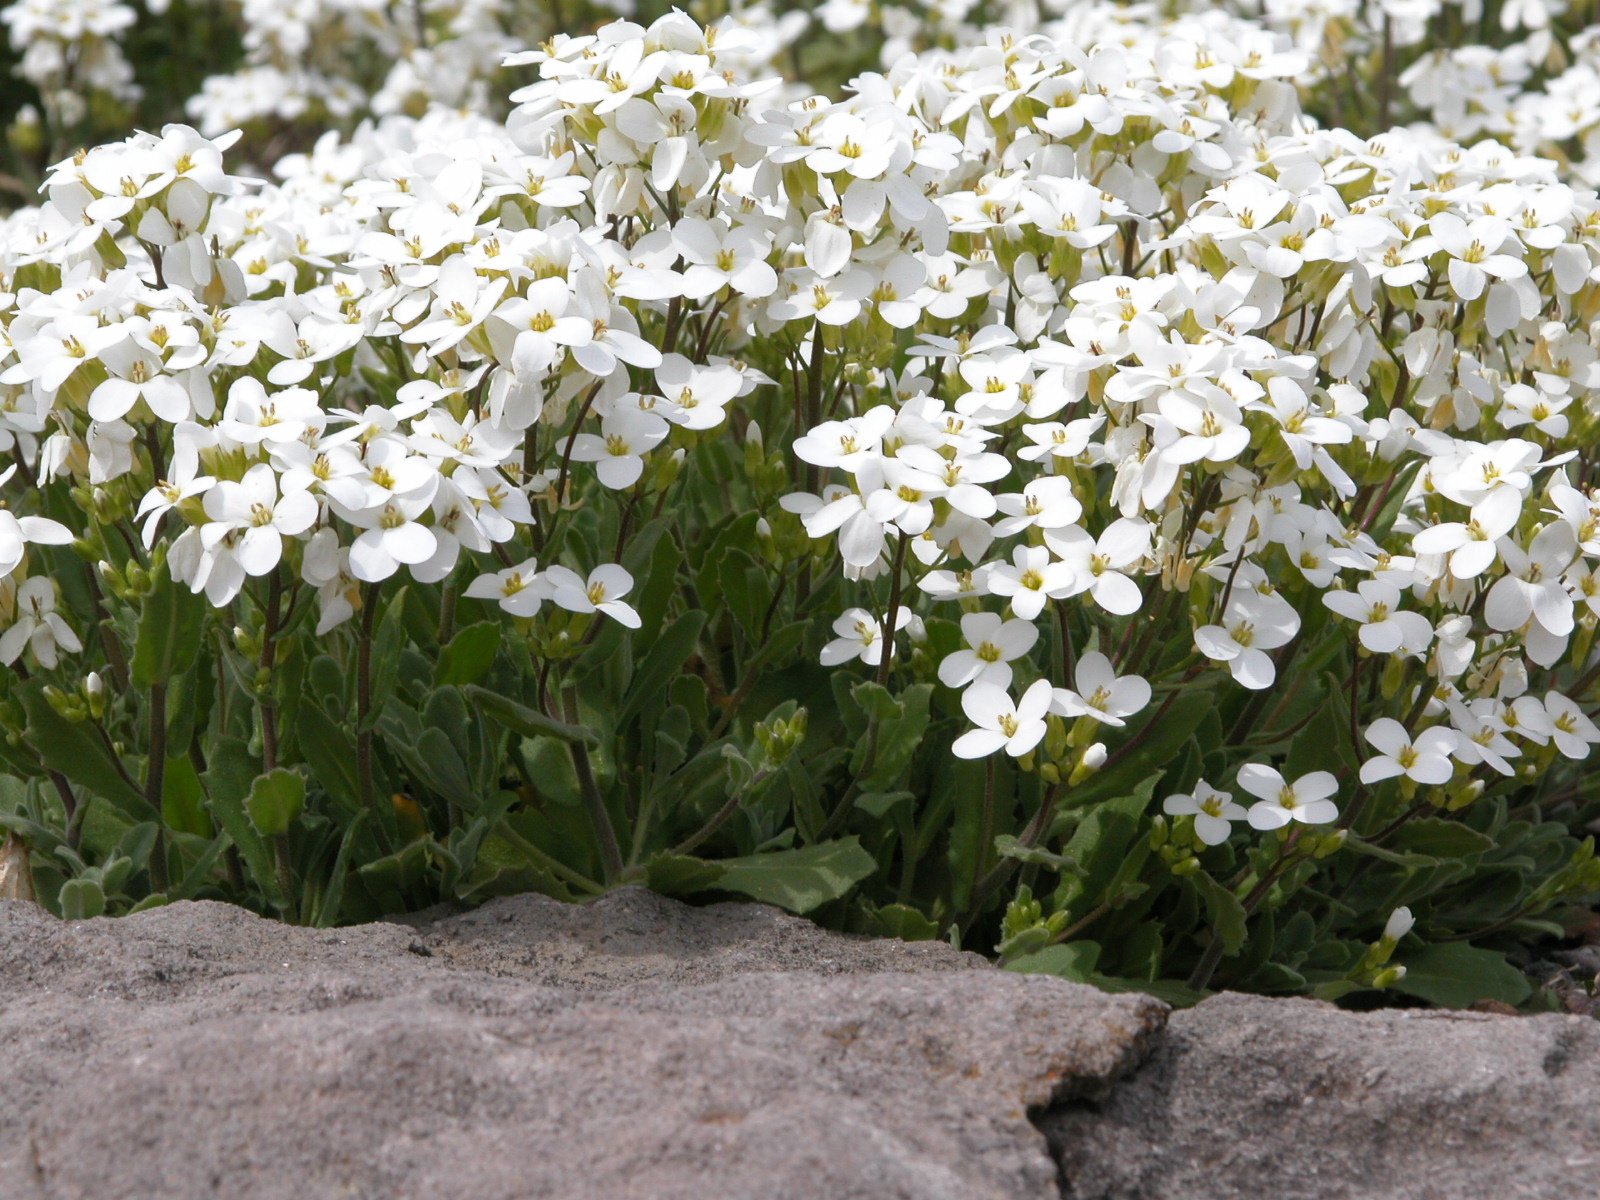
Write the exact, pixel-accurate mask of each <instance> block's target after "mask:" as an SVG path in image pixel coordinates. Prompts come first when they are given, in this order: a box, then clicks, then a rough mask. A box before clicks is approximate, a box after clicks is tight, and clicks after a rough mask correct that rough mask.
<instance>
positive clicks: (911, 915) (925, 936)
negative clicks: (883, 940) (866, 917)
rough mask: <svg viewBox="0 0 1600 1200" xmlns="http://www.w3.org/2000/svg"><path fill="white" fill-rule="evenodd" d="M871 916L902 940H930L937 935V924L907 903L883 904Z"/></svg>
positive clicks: (889, 932)
mask: <svg viewBox="0 0 1600 1200" xmlns="http://www.w3.org/2000/svg"><path fill="white" fill-rule="evenodd" d="M873 916H875V917H876V918H877V919H878V921H879V922H880V923H881V924H882V925H883V928H884V931H885V932H886V933H888V935H889V936H890V937H897V938H899V939H900V940H901V941H902V942H931V941H933V940H934V939H935V938H937V937H938V936H939V926H938V925H936V924H935V923H934V922H932V921H930V920H928V918H927V917H925V916H924V915H923V914H922V913H920V912H918V911H917V910H916V909H914V908H912V907H911V906H910V905H908V904H885V905H884V906H883V907H882V908H880V909H878V910H877V911H876V912H875V913H873Z"/></svg>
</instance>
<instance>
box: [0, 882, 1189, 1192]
mask: <svg viewBox="0 0 1600 1200" xmlns="http://www.w3.org/2000/svg"><path fill="white" fill-rule="evenodd" d="M982 966H983V964H982V960H981V959H979V958H978V957H977V956H975V955H962V954H958V953H956V952H955V951H953V950H951V949H950V948H949V947H946V946H938V945H931V944H924V945H904V944H901V943H896V942H892V941H871V940H866V939H858V938H850V937H845V936H841V935H837V934H829V933H824V932H821V931H819V930H817V929H815V928H814V927H812V926H811V925H809V924H807V923H805V922H803V921H800V920H798V919H796V918H793V917H788V916H785V915H784V914H781V913H778V912H776V911H775V910H772V909H768V908H764V907H761V906H757V905H749V904H731V905H716V906H712V907H710V908H704V909H693V908H689V907H687V906H685V905H682V904H679V903H677V902H675V901H672V900H667V899H662V898H660V897H656V896H652V895H650V894H648V893H644V892H640V891H636V890H624V891H621V892H618V893H615V894H613V895H612V896H609V897H607V898H605V899H602V900H600V901H597V902H596V903H594V904H591V905H589V906H586V907H582V908H577V907H569V906H563V905H559V904H556V903H555V902H553V901H549V900H546V899H543V898H541V897H518V898H515V899H508V900H500V901H496V902H493V903H491V904H489V905H486V906H485V907H484V908H482V909H479V910H477V911H475V912H472V913H469V914H464V915H460V916H454V917H449V918H447V919H444V920H442V921H438V922H435V923H432V924H422V925H419V924H417V923H415V922H412V923H410V924H409V925H398V924H375V925H368V926H362V927H357V928H350V929H339V930H309V929H298V928H292V927H287V926H284V925H281V924H277V923H275V922H271V921H267V920H264V919H262V918H259V917H256V916H253V915H251V914H249V913H247V912H244V911H242V910H240V909H235V908H231V907H228V906H226V905H221V904H214V903H182V904H174V905H171V906H169V907H166V908H160V909H154V910H151V911H149V912H145V913H141V914H138V915H136V916H132V917H126V918H122V919H120V920H115V921H113V920H108V919H98V920H94V921H81V922H72V923H64V922H60V921H56V920H55V919H53V918H51V917H49V916H48V915H46V914H44V913H43V912H42V911H41V910H39V909H37V908H34V907H31V906H28V905H24V904H21V903H15V902H0V1045H3V1046H5V1047H6V1055H5V1058H4V1064H5V1066H4V1081H3V1085H0V1195H3V1196H5V1197H6V1198H7V1200H77V1198H78V1197H91V1196H92V1197H95V1198H96V1200H119V1198H126V1200H149V1198H150V1197H154V1196H160V1197H162V1198H163V1200H214V1198H216V1197H227V1198H228V1200H276V1198H279V1197H282V1198H283V1200H305V1198H306V1197H334V1196H338V1197H349V1198H353V1200H365V1198H367V1197H372V1198H374V1200H376V1198H379V1197H383V1198H386V1200H387V1198H393V1197H397V1196H441V1197H449V1198H450V1200H491V1198H492V1200H512V1198H521V1197H552V1198H554V1197H562V1198H566V1197H573V1196H582V1197H585V1198H586V1200H609V1198H612V1197H616V1198H618V1200H635V1198H637V1200H647V1198H648V1200H677V1198H680V1197H681V1198H682V1200H742V1198H744V1197H750V1198H752V1200H755V1198H757V1197H759V1198H760V1200H791V1198H792V1200H815V1198H817V1197H828V1198H829V1200H844V1198H847V1197H860V1198H861V1200H895V1198H902V1197H903V1198H906V1200H924V1198H926V1200H945V1198H948V1200H986V1198H990V1197H993V1198H996V1200H998V1198H1002V1197H1005V1198H1011V1197H1015V1198H1017V1200H1023V1198H1027V1200H1042V1198H1046V1197H1053V1196H1055V1195H1056V1194H1057V1173H1056V1167H1055V1164H1054V1162H1053V1161H1052V1160H1051V1158H1050V1157H1049V1154H1048V1152H1047V1147H1046V1143H1045V1140H1044V1138H1043V1136H1041V1134H1040V1133H1039V1131H1038V1129H1037V1128H1036V1127H1035V1125H1034V1124H1033V1123H1032V1122H1031V1120H1030V1116H1031V1115H1036V1114H1037V1112H1038V1111H1040V1110H1042V1109H1044V1108H1045V1107H1047V1106H1049V1105H1050V1104H1052V1103H1054V1102H1057V1101H1060V1100H1062V1099H1065V1098H1068V1097H1072V1096H1095V1095H1098V1096H1104V1095H1105V1094H1106V1089H1107V1088H1108V1087H1109V1086H1110V1083H1111V1081H1112V1080H1114V1079H1115V1078H1116V1077H1117V1076H1118V1075H1119V1074H1121V1073H1123V1072H1126V1071H1127V1070H1129V1069H1131V1068H1132V1067H1133V1066H1135V1065H1136V1064H1137V1063H1138V1061H1139V1060H1140V1059H1141V1058H1142V1057H1143V1056H1144V1055H1145V1054H1146V1053H1147V1051H1148V1047H1149V1045H1150V1043H1151V1041H1152V1040H1153V1039H1154V1038H1155V1037H1156V1036H1157V1035H1158V1034H1159V1031H1160V1029H1161V1026H1162V1024H1163V1021H1164V1019H1165V1014H1166V1009H1165V1006H1164V1005H1162V1004H1160V1003H1159V1002H1157V1001H1154V1000H1152V999H1149V998H1148V997H1143V996H1108V995H1103V994H1101V993H1099V992H1097V991H1095V990H1094V989H1092V988H1087V987H1082V986H1079V985H1075V984H1070V983H1067V982H1065V981H1062V980H1058V979H1051V978H1044V977H1038V976H1019V975H1011V974H1006V973H1004V972H1000V971H994V970H991V969H986V968H985V969H976V968H981V967H982Z"/></svg>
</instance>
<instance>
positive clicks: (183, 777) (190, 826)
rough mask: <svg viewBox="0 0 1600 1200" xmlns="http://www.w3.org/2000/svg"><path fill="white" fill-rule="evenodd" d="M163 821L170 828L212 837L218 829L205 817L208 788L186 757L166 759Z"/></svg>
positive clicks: (162, 804)
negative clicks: (203, 784)
mask: <svg viewBox="0 0 1600 1200" xmlns="http://www.w3.org/2000/svg"><path fill="white" fill-rule="evenodd" d="M161 818H162V820H163V821H165V822H166V825H167V828H168V829H176V830H177V831H178V832H179V833H192V834H194V835H195V836H196V837H202V838H210V837H211V836H212V835H213V834H214V833H215V832H216V830H215V829H213V828H212V826H211V818H210V817H209V816H207V815H206V794H205V789H204V788H203V787H201V786H200V776H199V774H198V773H197V772H196V771H195V769H194V764H193V763H191V762H190V761H189V756H188V755H187V754H180V755H178V756H177V757H176V758H171V757H169V758H168V759H167V769H166V772H165V774H163V775H162V777H161Z"/></svg>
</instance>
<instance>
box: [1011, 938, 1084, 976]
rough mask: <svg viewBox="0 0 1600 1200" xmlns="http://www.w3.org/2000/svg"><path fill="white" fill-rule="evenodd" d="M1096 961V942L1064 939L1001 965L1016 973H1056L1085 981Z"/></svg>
mask: <svg viewBox="0 0 1600 1200" xmlns="http://www.w3.org/2000/svg"><path fill="white" fill-rule="evenodd" d="M1099 961H1100V943H1099V942H1089V941H1079V942H1066V943H1064V944H1063V945H1060V946H1046V947H1045V948H1044V949H1043V950H1038V951H1035V952H1034V953H1032V954H1024V955H1023V956H1022V957H1021V958H1018V959H1013V960H1012V961H1011V962H1008V963H1007V964H1006V966H1005V969H1006V970H1008V971H1015V972H1016V973H1017V974H1019V975H1057V976H1060V977H1061V978H1062V979H1071V980H1073V981H1074V982H1076V983H1086V982H1088V979H1089V976H1090V975H1091V974H1092V973H1093V972H1094V968H1095V964H1096V963H1097V962H1099Z"/></svg>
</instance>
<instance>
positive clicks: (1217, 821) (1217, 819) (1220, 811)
mask: <svg viewBox="0 0 1600 1200" xmlns="http://www.w3.org/2000/svg"><path fill="white" fill-rule="evenodd" d="M1161 811H1162V812H1164V813H1166V814H1167V815H1168V816H1170V817H1188V816H1192V817H1193V818H1194V832H1195V836H1196V837H1198V838H1199V839H1200V840H1201V841H1202V842H1204V843H1205V844H1206V845H1208V846H1220V845H1221V844H1222V843H1223V842H1225V841H1227V840H1228V835H1229V834H1230V833H1231V832H1233V822H1234V821H1243V820H1244V819H1245V818H1246V817H1247V816H1248V815H1249V814H1248V813H1246V812H1245V808H1244V805H1242V804H1236V803H1235V802H1234V799H1233V793H1232V792H1219V791H1218V790H1217V789H1216V788H1214V787H1212V786H1211V785H1210V784H1209V783H1207V782H1206V781H1205V780H1204V779H1202V780H1200V781H1199V782H1198V783H1196V784H1195V785H1194V794H1193V795H1190V794H1188V793H1186V792H1178V793H1176V794H1174V795H1171V796H1168V797H1167V798H1166V799H1165V800H1163V801H1162V802H1161Z"/></svg>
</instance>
